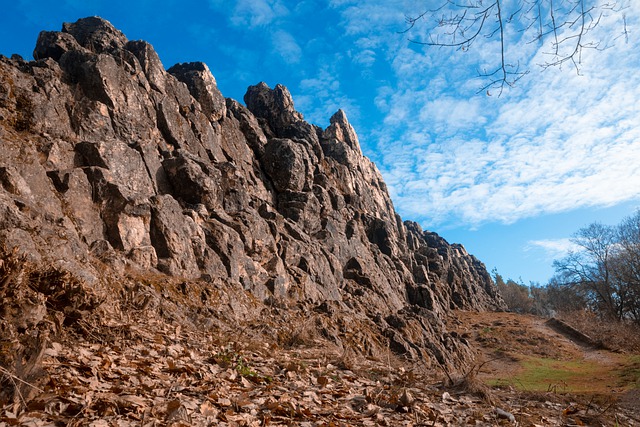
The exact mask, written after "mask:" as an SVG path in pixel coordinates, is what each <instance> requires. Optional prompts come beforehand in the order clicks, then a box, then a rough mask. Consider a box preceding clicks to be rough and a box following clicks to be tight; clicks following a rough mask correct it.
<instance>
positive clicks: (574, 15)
mask: <svg viewBox="0 0 640 427" xmlns="http://www.w3.org/2000/svg"><path fill="white" fill-rule="evenodd" d="M442 1H443V3H442V4H441V5H440V7H438V8H436V9H432V10H426V11H424V12H422V13H420V14H419V15H417V16H408V17H407V18H406V20H407V29H406V30H405V32H406V33H408V34H409V35H410V37H411V38H410V40H411V41H412V42H414V43H417V44H422V45H429V46H440V47H450V48H454V49H458V50H462V51H466V50H469V49H471V48H472V47H473V46H474V45H475V44H476V43H483V42H485V43H486V42H488V41H497V42H498V44H499V46H500V53H499V58H498V59H497V61H496V64H497V65H496V66H495V67H493V68H489V69H485V70H479V74H480V75H481V76H482V77H484V78H486V79H487V83H486V84H485V85H484V86H483V87H482V88H481V89H480V90H479V92H483V91H485V90H486V91H487V92H488V90H489V89H492V88H495V89H498V91H499V94H502V91H503V90H504V88H505V86H513V85H514V84H515V83H516V82H517V81H518V80H520V79H521V78H522V77H524V76H525V75H527V74H528V73H529V70H528V69H526V68H522V67H521V64H520V63H519V61H518V60H515V61H512V59H510V58H513V57H516V56H517V55H514V54H513V52H514V51H517V50H518V48H517V45H518V44H520V43H539V44H541V45H542V46H547V48H548V52H545V53H546V55H547V57H548V59H547V60H545V61H544V62H543V63H541V64H540V65H541V66H542V67H543V68H548V67H553V66H562V65H563V64H565V63H570V64H571V65H572V66H573V67H574V68H575V70H576V72H578V73H579V72H580V65H581V61H582V58H581V56H582V53H583V51H584V50H585V49H604V48H605V47H607V46H606V45H604V44H603V42H602V40H600V39H598V37H597V36H596V37H592V33H593V32H594V30H595V29H596V27H598V25H599V24H600V22H601V20H602V18H603V17H605V16H607V15H609V14H611V13H614V12H617V13H622V12H623V11H624V9H625V8H626V7H628V6H627V4H628V1H629V0H442ZM622 18H623V19H622V21H623V25H622V27H623V28H622V29H621V34H620V35H621V36H623V37H626V36H627V26H626V17H625V15H624V13H622ZM418 24H421V25H418ZM425 26H426V28H427V30H426V32H425V31H422V30H423V29H424V27H425ZM545 43H546V44H545Z"/></svg>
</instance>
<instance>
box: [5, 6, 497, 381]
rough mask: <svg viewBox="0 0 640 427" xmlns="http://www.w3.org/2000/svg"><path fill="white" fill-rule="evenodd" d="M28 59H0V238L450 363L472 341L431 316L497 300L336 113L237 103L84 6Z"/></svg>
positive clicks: (106, 274) (206, 76)
mask: <svg viewBox="0 0 640 427" xmlns="http://www.w3.org/2000/svg"><path fill="white" fill-rule="evenodd" d="M34 55H35V57H36V59H37V60H36V61H32V62H25V61H23V60H20V59H19V58H15V59H7V58H4V57H2V58H0V139H1V140H2V144H3V150H2V151H1V152H0V229H1V230H2V232H0V244H5V245H8V246H11V247H17V248H18V249H19V250H20V251H22V252H30V253H32V257H31V258H32V260H33V261H34V262H38V263H42V264H46V263H50V264H52V265H60V266H69V267H68V268H72V269H73V270H74V275H75V276H76V277H85V278H87V279H86V280H87V283H92V284H93V283H99V280H98V276H100V275H101V274H102V275H103V276H100V278H101V279H104V280H113V279H112V278H113V277H120V276H121V275H125V274H128V272H130V271H135V272H136V274H138V275H139V274H146V273H148V274H150V275H158V274H164V275H169V276H174V277H181V278H183V279H184V280H187V281H189V280H199V279H201V278H204V279H206V280H207V281H208V282H211V283H214V282H215V283H224V284H225V286H226V289H228V290H229V292H232V291H233V292H244V293H250V294H251V295H252V298H251V300H252V301H253V302H252V304H254V305H253V306H252V307H254V308H253V309H252V310H254V311H255V312H256V313H253V314H252V316H255V317H256V318H257V317H258V316H259V314H257V313H258V312H259V310H260V309H259V308H256V307H263V308H264V307H265V306H264V305H260V304H265V303H266V304H268V305H271V306H275V307H281V308H282V309H292V307H296V308H295V309H299V310H305V311H311V310H313V311H314V313H317V314H318V317H317V319H318V320H317V322H316V323H315V325H316V326H317V327H318V328H319V331H321V334H322V336H324V337H326V339H329V340H331V341H332V342H334V343H336V344H338V345H347V344H348V343H351V344H349V345H352V344H353V343H355V342H357V343H359V344H358V345H359V346H360V347H361V348H360V350H359V351H360V352H361V353H363V354H370V355H372V354H375V353H378V352H381V351H386V349H387V348H392V349H393V350H394V351H396V352H398V353H401V354H403V355H404V356H406V357H409V358H415V359H420V360H422V361H423V362H424V363H425V364H426V365H427V366H428V365H429V363H430V361H435V360H437V361H438V363H440V364H442V365H443V366H445V367H446V368H447V369H450V370H451V369H455V368H456V367H461V366H463V365H464V364H465V363H466V362H468V361H470V360H471V357H472V354H471V350H470V349H469V348H468V346H467V344H466V342H465V341H464V340H462V339H459V338H457V337H454V336H451V335H449V334H448V333H447V332H446V329H445V326H444V323H443V322H442V320H441V319H442V318H444V317H445V316H446V313H447V312H448V311H449V310H451V309H455V308H461V309H468V310H485V309H501V308H503V307H504V304H503V302H502V299H501V298H500V296H499V295H498V293H497V291H496V288H495V286H494V284H493V282H492V281H491V277H490V276H489V274H488V273H487V271H486V268H485V267H484V265H483V264H482V263H481V262H480V261H479V260H477V259H476V258H475V257H473V256H472V255H469V254H468V253H467V252H466V250H465V249H464V248H463V247H462V246H461V245H451V244H449V243H448V242H446V241H445V240H444V239H442V238H441V237H440V236H438V235H437V234H436V233H433V232H429V231H423V230H422V229H421V228H420V226H419V225H418V224H415V223H412V222H403V221H402V220H401V218H400V217H399V216H398V214H397V213H396V212H395V210H394V207H393V203H392V201H391V198H390V196H389V193H388V191H387V187H386V185H385V184H384V181H383V179H382V176H381V175H380V172H379V171H378V170H377V168H376V166H375V165H374V164H373V163H372V162H371V161H370V160H369V159H367V158H366V157H364V156H363V155H362V152H361V149H360V143H359V141H358V137H357V135H356V132H355V131H354V129H353V127H352V126H351V125H350V124H349V122H348V120H347V117H346V115H345V114H344V112H342V111H338V112H337V113H336V114H334V116H333V117H332V118H331V124H330V125H329V127H328V128H327V129H325V130H322V129H320V128H318V127H317V126H314V125H311V124H309V123H307V122H305V121H304V119H303V116H302V114H300V113H299V112H297V111H296V110H295V108H294V104H293V100H292V98H291V95H290V93H289V91H288V90H287V89H286V88H285V87H283V86H280V85H278V86H276V87H275V88H274V89H271V88H269V87H268V86H267V85H266V84H264V83H260V84H258V85H256V86H251V87H249V89H248V91H247V94H246V96H245V98H244V99H245V102H246V105H247V107H244V106H242V105H240V104H239V103H238V102H237V101H234V100H231V99H226V100H225V99H224V98H223V97H222V95H221V94H220V92H219V91H218V89H217V86H216V81H215V79H214V77H213V76H212V75H211V72H210V71H209V69H208V67H207V66H206V65H205V64H202V63H191V64H179V65H176V66H174V67H172V68H171V69H170V72H166V71H165V70H164V68H163V66H162V63H161V61H160V58H158V55H157V53H156V52H155V51H154V50H153V47H152V46H151V45H149V44H148V43H146V42H142V41H135V42H130V41H128V40H127V39H126V37H125V36H124V35H123V34H122V33H121V32H120V31H118V30H117V29H115V28H114V27H113V26H112V25H111V24H110V23H108V22H107V21H105V20H103V19H101V18H97V17H93V18H85V19H81V20H79V21H77V22H75V23H70V24H64V26H63V30H62V32H44V33H41V35H40V37H39V38H38V42H37V45H36V48H35V51H34ZM96 266H100V268H102V269H104V270H101V271H102V272H98V271H97V270H98V268H97V267H96ZM61 268H62V267H61ZM65 268H66V267H65ZM159 272H160V273H159ZM154 277H155V276H154ZM110 278H111V279H110ZM90 279H91V280H90ZM83 280H84V279H83ZM91 286H93V285H91ZM231 295H238V294H237V293H236V294H232V293H229V294H225V295H221V296H220V298H223V299H224V298H227V299H229V301H228V305H229V306H230V307H232V308H233V311H234V312H235V313H237V314H238V316H241V317H242V316H246V315H247V313H249V312H250V311H251V310H250V309H249V308H248V307H249V305H247V304H249V303H245V302H242V301H245V300H244V299H243V300H242V301H240V300H237V299H235V298H231ZM243 295H245V294H243ZM245 296H246V295H245ZM249 299H250V298H246V300H249ZM203 305H204V301H203ZM287 307H288V308H287ZM202 309H203V311H206V307H202ZM34 313H35V314H37V316H35V317H34V318H33V319H32V320H29V321H28V322H31V323H33V322H35V321H37V320H38V319H39V317H38V316H40V314H42V313H38V312H35V311H34ZM25 322H26V320H25ZM28 322H27V323H28ZM31 323H29V324H30V325H31ZM434 363H435V362H434Z"/></svg>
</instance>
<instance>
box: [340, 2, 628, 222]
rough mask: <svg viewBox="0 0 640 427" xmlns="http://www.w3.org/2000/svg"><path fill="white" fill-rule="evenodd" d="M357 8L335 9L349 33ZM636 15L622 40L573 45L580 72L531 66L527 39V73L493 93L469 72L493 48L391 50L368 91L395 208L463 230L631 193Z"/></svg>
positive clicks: (604, 34) (611, 21)
mask: <svg viewBox="0 0 640 427" xmlns="http://www.w3.org/2000/svg"><path fill="white" fill-rule="evenodd" d="M341 3H345V2H341ZM365 4H366V2H365ZM362 7H366V6H362ZM362 7H360V9H358V10H357V11H356V10H354V9H346V10H345V12H344V15H343V16H344V19H345V21H346V23H345V25H346V26H347V27H348V28H351V29H352V31H353V32H354V33H355V32H356V31H357V30H358V29H359V28H360V27H361V22H360V19H361V16H363V15H366V13H364V11H363V10H362ZM371 10H372V11H373V15H374V16H376V14H377V9H376V8H372V9H371ZM639 15H640V13H639V11H638V9H637V6H632V7H630V8H629V9H628V10H626V11H625V15H624V18H625V19H626V28H627V30H629V33H628V37H629V39H628V41H625V40H622V39H619V40H617V41H616V44H615V47H613V48H610V49H606V50H603V51H595V50H593V51H591V50H585V51H583V52H582V54H581V59H582V61H583V62H582V63H581V64H580V75H578V74H577V73H576V72H575V70H573V69H571V67H565V69H557V68H552V69H549V70H546V71H544V72H541V71H540V69H539V68H538V66H537V64H540V63H543V62H544V61H545V60H546V58H547V57H546V52H548V51H549V48H548V46H535V45H533V47H532V45H528V46H527V47H526V49H528V50H529V55H530V56H529V64H524V65H525V66H528V67H529V69H531V75H530V76H528V77H527V78H526V79H524V80H521V81H520V82H519V83H518V85H517V86H516V87H515V88H514V89H511V90H507V91H505V92H504V93H503V95H502V96H501V97H500V98H498V97H496V96H495V95H496V93H492V92H489V95H493V96H486V95H485V96H478V95H476V91H477V88H478V86H480V85H481V84H482V82H481V81H478V80H474V79H470V78H469V76H473V74H474V73H475V72H477V68H476V67H477V66H478V64H483V63H486V64H488V63H489V62H490V61H491V59H492V58H494V59H495V53H493V54H492V53H490V52H489V51H490V50H491V46H489V47H488V48H487V49H484V50H483V49H477V50H476V51H472V52H455V53H451V52H450V51H446V50H443V49H437V48H431V49H430V50H425V49H421V48H420V49H419V48H416V47H415V46H405V47H403V48H400V49H395V50H394V54H395V57H394V58H393V59H392V67H393V71H394V73H395V75H396V78H397V80H395V81H393V82H391V83H390V84H389V85H385V86H383V87H381V88H380V89H379V91H378V95H377V97H376V105H377V107H378V108H379V109H380V110H381V111H382V112H383V113H384V114H385V119H384V124H385V126H384V128H383V129H378V130H375V131H372V132H371V134H370V135H368V137H369V138H368V139H369V146H370V147H374V153H373V157H374V159H375V160H376V161H377V163H378V166H379V167H380V169H381V171H382V173H383V175H384V176H385V179H386V180H387V183H388V184H389V188H390V190H391V192H392V194H393V198H394V203H395V205H396V207H397V208H398V209H399V210H400V211H401V212H402V213H403V215H404V216H406V217H410V218H415V219H418V220H421V221H423V222H426V223H427V224H428V225H438V226H443V225H446V224H455V225H461V224H466V225H468V226H471V227H473V226H477V225H479V224H482V223H485V222H491V221H500V222H504V223H512V222H514V221H517V220H518V219H521V218H526V217H531V216H536V215H539V214H547V213H556V212H562V211H567V210H571V209H575V208H577V207H587V206H610V205H614V204H616V203H620V202H623V201H628V200H633V199H637V198H639V197H640V192H639V191H638V188H640V104H638V103H637V99H640V75H638V73H637V64H640V54H639V53H638V51H637V49H636V46H637V45H638V42H640V40H639V39H638V36H637V35H636V34H635V33H634V32H633V29H636V28H638V24H639ZM621 20H622V14H612V15H611V16H608V17H604V18H603V20H602V22H601V23H600V26H599V27H598V30H597V31H598V33H596V34H594V37H599V38H600V39H602V40H603V42H604V44H607V43H609V42H608V41H607V39H612V38H614V37H615V35H616V34H619V32H620V29H621V28H622V27H623V24H622V22H621ZM363 37H367V38H369V37H370V34H363ZM494 47H495V46H494ZM513 48H514V49H517V48H518V47H517V46H514V47H513ZM534 48H535V49H534ZM386 49H388V50H387V56H388V55H389V51H390V49H392V48H391V47H390V46H388V45H387V47H386ZM474 52H476V53H474ZM487 52H489V54H487ZM487 66H488V65H487ZM566 68H569V69H566ZM372 140H373V142H372Z"/></svg>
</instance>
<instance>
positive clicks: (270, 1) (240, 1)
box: [210, 0, 289, 28]
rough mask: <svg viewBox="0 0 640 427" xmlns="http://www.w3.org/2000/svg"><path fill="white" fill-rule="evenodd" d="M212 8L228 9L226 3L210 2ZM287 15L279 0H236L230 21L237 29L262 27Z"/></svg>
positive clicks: (215, 0) (285, 8)
mask: <svg viewBox="0 0 640 427" xmlns="http://www.w3.org/2000/svg"><path fill="white" fill-rule="evenodd" d="M210 4H211V6H212V7H214V8H228V7H229V5H228V2H221V1H219V0H210ZM288 14H289V10H288V9H287V7H286V6H285V5H284V3H283V2H282V1H281V0H236V2H235V7H234V8H233V13H232V15H231V16H230V18H229V19H230V21H231V23H232V24H233V25H235V26H237V27H250V28H256V27H264V26H267V25H269V24H271V23H272V22H273V21H275V20H276V19H278V18H281V17H284V16H286V15H288Z"/></svg>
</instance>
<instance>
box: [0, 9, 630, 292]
mask: <svg viewBox="0 0 640 427" xmlns="http://www.w3.org/2000/svg"><path fill="white" fill-rule="evenodd" d="M512 1H515V0H505V4H508V3H509V2H512ZM594 1H596V2H597V1H598V0H594ZM428 3H429V2H425V4H428ZM431 3H433V5H435V4H436V3H438V2H437V1H435V0H434V1H432V2H431ZM627 3H628V5H629V7H628V8H627V9H625V10H624V12H620V13H611V14H607V15H606V16H604V17H603V18H602V19H601V22H600V25H599V27H598V28H597V29H596V31H594V32H593V33H592V34H591V36H593V37H594V39H597V40H599V41H601V42H602V44H601V47H607V48H606V49H603V50H601V51H594V50H585V51H584V52H583V53H582V55H581V65H580V73H579V75H578V73H576V70H575V69H574V68H573V67H572V66H571V65H570V64H565V65H564V66H562V67H555V68H550V69H547V70H545V71H542V69H541V67H539V64H541V63H544V62H545V61H546V60H548V59H547V58H548V57H547V56H545V53H547V52H549V46H548V45H544V44H536V43H525V42H524V41H523V40H519V39H518V37H517V36H513V35H510V36H508V38H507V42H508V48H509V49H508V50H507V55H510V56H509V60H512V61H514V62H515V61H519V63H520V64H521V66H522V67H523V69H528V70H530V74H529V75H528V76H526V77H525V78H523V79H522V80H520V81H519V82H518V83H517V85H516V86H515V87H514V88H507V89H506V90H505V91H504V92H503V93H502V94H501V96H500V97H498V96H497V92H496V91H495V90H494V89H490V90H489V92H488V93H487V92H481V93H478V89H479V88H481V87H482V86H483V85H484V84H485V83H486V80H483V79H481V78H479V77H478V70H482V69H485V68H486V67H492V66H494V65H495V60H496V58H497V57H498V55H499V45H498V44H497V43H495V41H488V42H484V43H483V44H481V45H480V44H478V45H476V47H475V48H473V49H470V50H468V51H464V52H462V51H453V50H450V49H445V48H434V47H426V46H420V45H416V44H412V43H410V42H409V41H408V38H409V37H412V38H414V39H420V38H421V37H424V33H421V32H420V31H424V30H425V29H426V27H425V26H424V25H422V24H421V25H418V26H417V27H416V28H415V29H414V30H415V31H413V32H411V33H408V34H403V33H401V31H402V30H403V29H405V28H406V27H405V25H406V24H405V16H407V15H416V13H417V12H421V10H418V9H416V6H415V4H416V2H414V1H404V0H386V1H382V0H378V1H373V0H330V1H297V2H294V1H284V0H237V1H223V0H208V1H206V0H202V1H194V0H181V1H177V0H165V1H161V0H156V1H147V0H144V1H126V2H125V1H122V0H110V1H104V0H66V1H57V2H50V1H41V0H29V1H26V0H15V1H12V2H7V3H6V4H5V5H3V13H2V15H1V16H0V53H2V54H4V55H6V56H9V55H11V54H12V53H18V54H21V55H22V56H24V57H25V58H28V59H31V52H32V51H33V47H34V46H35V41H36V39H37V35H38V32H39V31H40V30H60V28H61V25H62V22H72V21H75V20H76V19H78V18H80V17H85V16H91V15H99V16H102V17H103V18H105V19H108V20H109V21H111V22H112V23H113V24H114V25H115V26H116V27H117V28H118V29H120V30H122V31H123V32H124V33H125V35H126V36H127V37H128V38H129V39H131V40H135V39H144V40H147V41H148V42H150V43H151V44H152V45H153V46H154V47H155V49H156V51H157V52H158V54H159V56H160V59H161V60H162V61H163V64H164V65H165V68H169V67H170V66H172V65H173V64H175V63H177V62H189V61H202V62H205V63H207V64H208V65H209V67H210V69H211V71H212V72H213V74H214V76H215V77H216V79H217V82H218V86H219V88H220V90H221V91H222V93H223V94H224V95H225V96H227V97H231V98H235V99H237V100H239V101H242V97H243V95H244V93H245V91H246V88H247V86H249V85H252V84H256V83H258V82H260V81H265V82H266V83H267V84H269V85H270V86H271V87H273V86H274V85H275V84H277V83H281V84H284V85H285V86H287V87H288V88H289V90H290V91H291V93H292V95H293V98H294V103H295V105H296V108H297V109H298V110H299V111H300V112H302V113H303V114H304V115H305V118H306V119H307V120H308V121H310V122H312V123H315V124H318V125H320V126H323V127H325V126H327V125H328V122H329V118H330V117H331V115H332V114H333V113H334V112H335V111H336V110H337V109H339V108H342V109H343V110H345V111H346V113H347V116H348V117H349V120H350V121H351V123H352V124H353V126H354V127H355V129H356V131H357V132H358V135H359V137H360V142H361V145H362V149H363V151H364V153H365V155H366V156H368V157H369V158H371V159H372V160H373V161H375V162H376V164H377V165H378V168H379V169H380V171H381V172H382V174H383V176H384V178H385V180H386V182H387V184H388V186H389V189H390V191H391V194H392V199H393V202H394V205H395V207H396V210H397V211H398V212H399V213H400V214H401V215H402V217H403V218H404V219H411V220H415V221H418V222H420V223H421V224H422V226H423V227H424V228H426V229H429V230H433V231H436V232H438V233H439V234H441V235H442V236H443V237H445V238H446V239H447V240H449V241H450V242H459V243H462V244H463V245H465V247H466V248H467V249H468V251H469V252H471V253H473V254H475V255H476V256H477V257H478V258H480V259H481V260H482V261H483V262H484V263H485V264H486V265H487V268H488V269H489V270H491V269H493V268H494V267H495V268H497V269H498V271H499V272H500V273H501V274H502V275H503V276H505V277H510V278H513V279H519V278H521V279H522V280H523V281H524V282H525V283H528V282H529V281H536V282H540V283H546V281H547V280H548V279H549V278H550V276H551V275H552V273H553V270H552V267H551V263H552V260H553V259H554V258H558V257H560V256H562V254H563V253H564V251H566V250H567V249H568V248H569V247H570V246H569V241H568V238H569V237H570V236H571V234H572V233H574V232H575V231H577V229H578V228H580V227H582V226H585V225H588V224H589V223H591V222H594V221H600V222H603V223H607V224H616V223H618V222H619V221H620V220H621V219H622V218H623V217H625V216H628V215H631V214H632V213H633V212H634V211H635V210H636V209H637V208H638V207H640V102H639V101H640V72H638V71H639V68H640V51H639V50H638V49H637V47H638V46H639V45H640V26H639V24H640V5H638V3H637V2H635V1H627ZM623 18H624V21H626V29H627V30H628V33H627V35H626V36H622V34H621V32H622V29H623V28H625V25H624V24H623Z"/></svg>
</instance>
